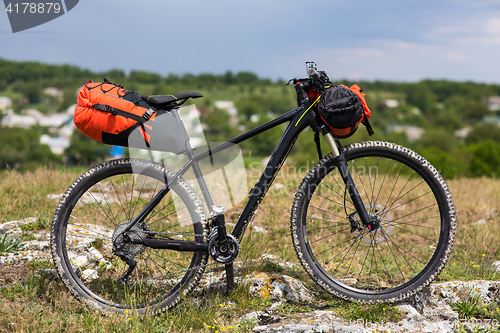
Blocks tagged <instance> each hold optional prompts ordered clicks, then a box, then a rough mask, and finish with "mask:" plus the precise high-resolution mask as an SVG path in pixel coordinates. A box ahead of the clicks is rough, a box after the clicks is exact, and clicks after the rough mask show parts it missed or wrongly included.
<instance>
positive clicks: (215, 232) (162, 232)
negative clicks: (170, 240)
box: [136, 219, 221, 282]
mask: <svg viewBox="0 0 500 333" xmlns="http://www.w3.org/2000/svg"><path fill="white" fill-rule="evenodd" d="M209 221H212V219H208V220H206V221H204V222H209ZM210 224H211V222H210ZM210 224H209V225H210ZM148 229H149V228H148ZM147 233H148V234H152V235H169V236H195V237H197V236H200V237H205V236H207V238H208V242H210V239H211V238H212V237H215V236H216V235H217V227H213V228H212V231H211V232H210V234H208V235H205V234H191V233H186V232H169V231H153V230H151V229H149V230H147ZM220 264H221V263H219V262H216V261H215V262H213V263H210V264H206V265H200V266H196V267H193V268H189V269H185V270H183V271H178V272H173V273H170V274H166V275H162V276H160V277H168V276H172V275H177V274H182V273H187V272H190V271H194V270H197V269H199V268H207V267H209V266H214V265H220ZM205 273H206V272H205ZM157 278H159V277H156V278H153V279H157ZM146 281H147V280H146ZM136 282H137V281H136Z"/></svg>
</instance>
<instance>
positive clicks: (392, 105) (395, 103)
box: [384, 99, 399, 109]
mask: <svg viewBox="0 0 500 333" xmlns="http://www.w3.org/2000/svg"><path fill="white" fill-rule="evenodd" d="M384 104H385V106H386V107H388V108H391V109H392V108H397V107H398V106H399V102H398V101H397V100H395V99H386V100H385V102H384Z"/></svg>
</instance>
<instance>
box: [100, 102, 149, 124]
mask: <svg viewBox="0 0 500 333" xmlns="http://www.w3.org/2000/svg"><path fill="white" fill-rule="evenodd" d="M92 107H93V108H94V109H96V110H99V111H104V112H109V113H112V114H114V115H115V116H122V117H125V118H129V119H133V120H135V121H138V122H140V123H141V124H142V123H144V122H146V121H147V120H148V119H149V118H151V116H152V115H153V114H154V113H155V112H156V111H155V110H153V109H148V110H147V111H146V112H144V114H143V115H142V117H141V116H138V115H136V114H133V113H130V112H127V111H123V110H120V109H117V108H114V107H111V106H109V105H106V104H94V105H92Z"/></svg>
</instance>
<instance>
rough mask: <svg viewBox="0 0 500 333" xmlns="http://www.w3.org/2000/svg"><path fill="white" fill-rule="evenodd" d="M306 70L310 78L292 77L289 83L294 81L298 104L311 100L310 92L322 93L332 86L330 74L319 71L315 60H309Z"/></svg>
mask: <svg viewBox="0 0 500 333" xmlns="http://www.w3.org/2000/svg"><path fill="white" fill-rule="evenodd" d="M306 70H307V75H308V76H309V77H308V78H302V79H297V78H295V79H291V80H290V81H288V84H290V83H292V82H293V85H294V86H295V90H296V91H297V104H298V105H302V104H303V103H304V102H309V96H311V94H310V92H311V90H312V92H313V93H314V94H318V93H322V92H323V91H324V90H325V89H326V88H328V87H330V86H331V85H332V83H331V82H330V79H329V78H328V75H327V74H326V73H325V72H324V71H318V70H317V66H316V63H315V62H312V61H307V62H306Z"/></svg>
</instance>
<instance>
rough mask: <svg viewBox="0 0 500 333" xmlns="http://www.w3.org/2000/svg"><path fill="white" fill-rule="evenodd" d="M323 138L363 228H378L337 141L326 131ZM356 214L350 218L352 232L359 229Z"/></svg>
mask: <svg viewBox="0 0 500 333" xmlns="http://www.w3.org/2000/svg"><path fill="white" fill-rule="evenodd" d="M323 136H324V138H325V140H326V143H327V144H328V147H329V148H330V151H331V152H332V155H333V157H334V163H335V165H336V166H337V169H338V170H339V173H340V176H341V177H342V180H343V181H344V184H345V186H346V191H347V192H348V193H349V197H350V198H351V201H352V203H353V205H354V208H355V209H356V212H357V213H358V216H359V218H360V220H361V222H362V223H363V226H364V227H366V228H367V229H368V230H372V229H376V228H377V227H378V223H377V220H376V219H372V218H371V217H370V215H369V214H368V212H367V211H366V206H365V205H364V203H363V200H362V199H361V196H360V194H359V192H358V189H357V188H356V185H355V184H354V181H353V179H352V176H351V172H350V171H349V166H348V165H347V162H346V160H345V156H344V154H343V153H342V152H341V151H339V148H338V146H337V143H336V142H335V139H334V137H333V135H332V133H331V132H330V131H326V132H325V131H324V132H323ZM356 212H354V213H353V214H350V215H349V216H348V218H349V222H350V223H351V232H354V231H355V230H357V229H358V223H357V222H356V221H355V220H354V217H353V215H354V214H356Z"/></svg>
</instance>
